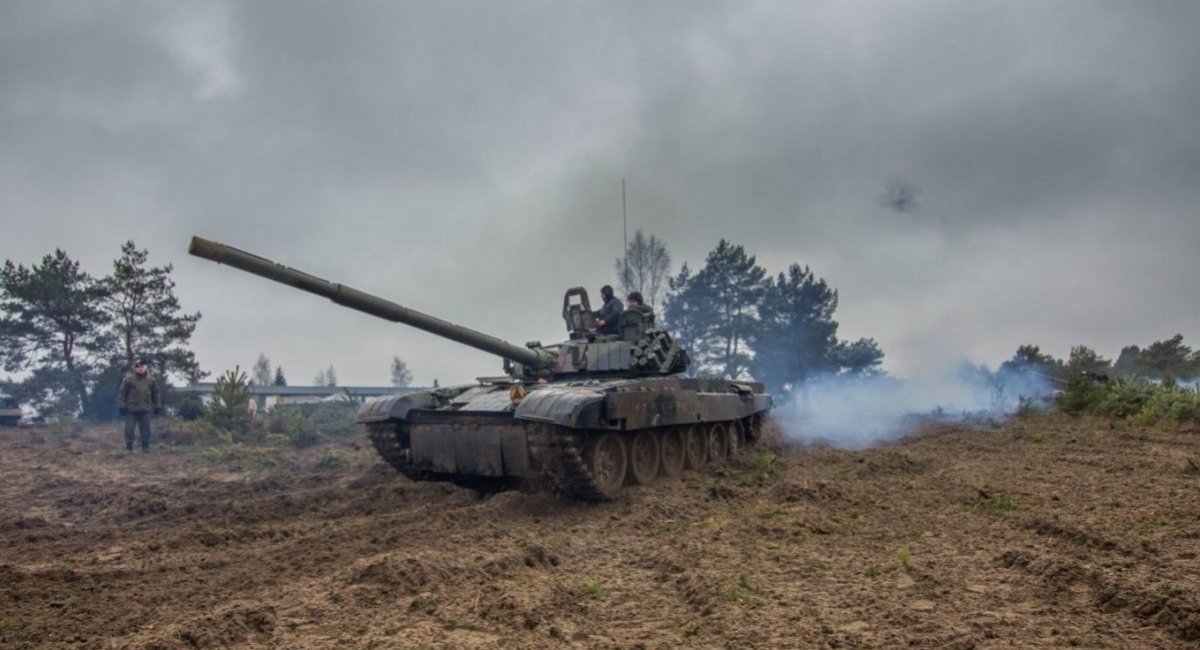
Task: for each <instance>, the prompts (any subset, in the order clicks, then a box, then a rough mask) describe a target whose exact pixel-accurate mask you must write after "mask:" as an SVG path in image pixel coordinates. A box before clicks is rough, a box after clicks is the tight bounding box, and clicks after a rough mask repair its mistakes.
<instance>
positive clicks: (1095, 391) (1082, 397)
mask: <svg viewBox="0 0 1200 650" xmlns="http://www.w3.org/2000/svg"><path fill="white" fill-rule="evenodd" d="M1107 394H1108V388H1107V387H1105V386H1104V385H1102V384H1097V383H1096V382H1095V381H1093V380H1091V379H1089V378H1088V377H1085V376H1082V375H1080V376H1076V377H1072V378H1071V379H1070V380H1068V381H1067V387H1066V388H1065V389H1063V392H1062V394H1061V395H1059V396H1058V408H1059V410H1061V411H1062V412H1063V413H1070V414H1072V415H1079V414H1081V413H1097V412H1098V410H1099V407H1100V404H1101V402H1103V401H1104V398H1105V396H1106V395H1107Z"/></svg>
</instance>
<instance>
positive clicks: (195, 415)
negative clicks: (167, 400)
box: [175, 395, 204, 422]
mask: <svg viewBox="0 0 1200 650" xmlns="http://www.w3.org/2000/svg"><path fill="white" fill-rule="evenodd" d="M175 414H176V415H178V416H179V419H181V420H187V421H188V422H194V421H196V420H199V419H200V417H201V416H202V415H204V400H201V399H200V397H199V396H198V395H184V396H183V397H181V398H179V401H178V403H176V404H175Z"/></svg>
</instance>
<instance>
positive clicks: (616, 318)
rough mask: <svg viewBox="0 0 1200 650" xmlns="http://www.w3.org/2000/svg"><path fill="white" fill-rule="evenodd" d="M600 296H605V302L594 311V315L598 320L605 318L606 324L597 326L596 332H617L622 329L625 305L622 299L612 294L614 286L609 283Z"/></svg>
mask: <svg viewBox="0 0 1200 650" xmlns="http://www.w3.org/2000/svg"><path fill="white" fill-rule="evenodd" d="M605 289H607V291H605ZM600 296H601V297H602V298H604V304H603V305H601V306H600V309H598V310H597V311H594V312H592V315H593V316H595V317H596V320H603V321H604V324H603V325H601V326H599V327H598V328H596V332H597V333H599V334H616V333H617V332H619V331H621V323H620V320H621V312H623V311H625V305H622V304H621V301H620V300H618V299H617V297H616V296H614V295H612V288H611V287H609V286H608V285H605V286H604V287H603V288H602V289H601V290H600Z"/></svg>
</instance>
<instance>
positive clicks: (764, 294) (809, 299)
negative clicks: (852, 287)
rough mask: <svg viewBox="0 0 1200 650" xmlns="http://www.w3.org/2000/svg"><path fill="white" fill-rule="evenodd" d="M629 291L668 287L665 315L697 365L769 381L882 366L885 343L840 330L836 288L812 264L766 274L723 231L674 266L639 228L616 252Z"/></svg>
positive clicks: (776, 385)
mask: <svg viewBox="0 0 1200 650" xmlns="http://www.w3.org/2000/svg"><path fill="white" fill-rule="evenodd" d="M615 266H616V269H617V279H618V282H619V283H620V285H621V287H622V288H623V289H624V290H625V292H626V294H628V293H629V292H631V291H640V292H641V293H642V294H643V295H644V296H646V297H647V298H648V301H649V302H650V304H652V305H655V306H658V305H657V304H656V299H657V296H658V294H659V291H660V290H661V289H662V288H664V287H663V286H662V280H664V279H665V280H666V282H665V290H666V291H665V297H664V300H663V302H662V305H661V306H662V309H661V316H660V317H661V318H662V320H663V322H664V324H665V325H666V326H667V327H668V328H669V329H670V330H671V331H672V332H673V333H674V335H675V336H676V337H677V338H678V339H679V340H680V342H681V343H682V345H683V346H684V347H685V348H688V349H689V350H690V352H691V355H692V358H693V365H692V368H691V370H690V372H691V373H692V374H695V375H700V376H708V377H723V378H729V379H747V378H754V379H758V380H760V381H763V382H764V383H766V384H767V385H768V386H770V387H771V388H773V389H782V388H784V387H785V386H787V385H792V384H800V383H803V382H805V381H807V380H810V379H813V378H816V377H825V376H830V375H846V374H850V375H863V374H875V373H878V372H880V369H879V366H880V364H881V363H882V362H883V350H881V349H880V347H879V345H878V344H877V343H876V342H875V340H874V339H870V338H862V339H858V340H855V341H846V340H842V339H839V338H838V322H837V320H836V319H835V318H834V312H835V311H836V310H837V306H838V293H837V290H836V289H834V288H833V287H831V286H829V284H828V283H827V282H826V281H825V280H824V279H822V278H819V277H817V276H816V274H814V273H813V271H812V270H811V269H810V268H809V267H807V266H801V265H800V264H799V263H793V264H791V265H790V266H789V267H788V268H787V270H786V271H783V272H780V273H779V274H777V275H774V276H772V275H769V274H768V273H767V271H766V269H764V268H763V267H761V266H759V265H758V263H757V259H756V257H755V256H754V255H752V254H750V253H748V252H747V251H746V249H745V247H744V246H741V245H737V244H733V243H731V242H729V241H726V240H724V239H722V240H720V242H718V244H717V246H716V248H714V249H713V250H712V251H711V252H709V253H708V255H707V256H706V257H705V260H704V264H703V265H702V266H701V267H700V268H699V269H696V270H694V271H693V269H692V268H691V266H689V265H688V264H687V263H684V264H683V266H682V267H681V268H680V270H679V272H678V273H677V274H675V275H671V274H670V253H669V252H668V249H667V247H666V244H665V243H664V242H663V241H662V240H660V239H658V238H657V237H654V236H650V237H646V236H644V235H643V234H642V232H641V231H640V230H639V231H638V232H637V234H636V235H635V236H634V239H633V241H632V242H630V243H629V246H628V250H627V255H626V257H625V258H624V259H618V260H617V261H616V264H615Z"/></svg>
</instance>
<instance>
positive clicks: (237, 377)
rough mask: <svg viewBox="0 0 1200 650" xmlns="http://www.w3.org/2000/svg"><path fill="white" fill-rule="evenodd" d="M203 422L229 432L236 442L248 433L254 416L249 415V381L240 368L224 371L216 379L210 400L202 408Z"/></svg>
mask: <svg viewBox="0 0 1200 650" xmlns="http://www.w3.org/2000/svg"><path fill="white" fill-rule="evenodd" d="M203 417H204V421H205V422H207V423H209V424H211V425H213V426H214V427H217V428H218V429H223V430H225V431H228V432H230V434H231V435H232V437H233V438H234V439H235V440H237V439H239V438H241V437H243V436H245V435H246V434H248V433H250V430H251V428H252V427H253V425H254V416H253V414H251V413H250V380H249V379H248V378H247V377H246V373H245V372H243V371H242V369H241V368H240V367H234V369H233V370H226V371H225V374H224V375H221V376H220V377H217V385H216V388H215V389H214V392H213V397H212V400H210V401H209V403H208V404H206V405H205V406H204V415H203Z"/></svg>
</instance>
